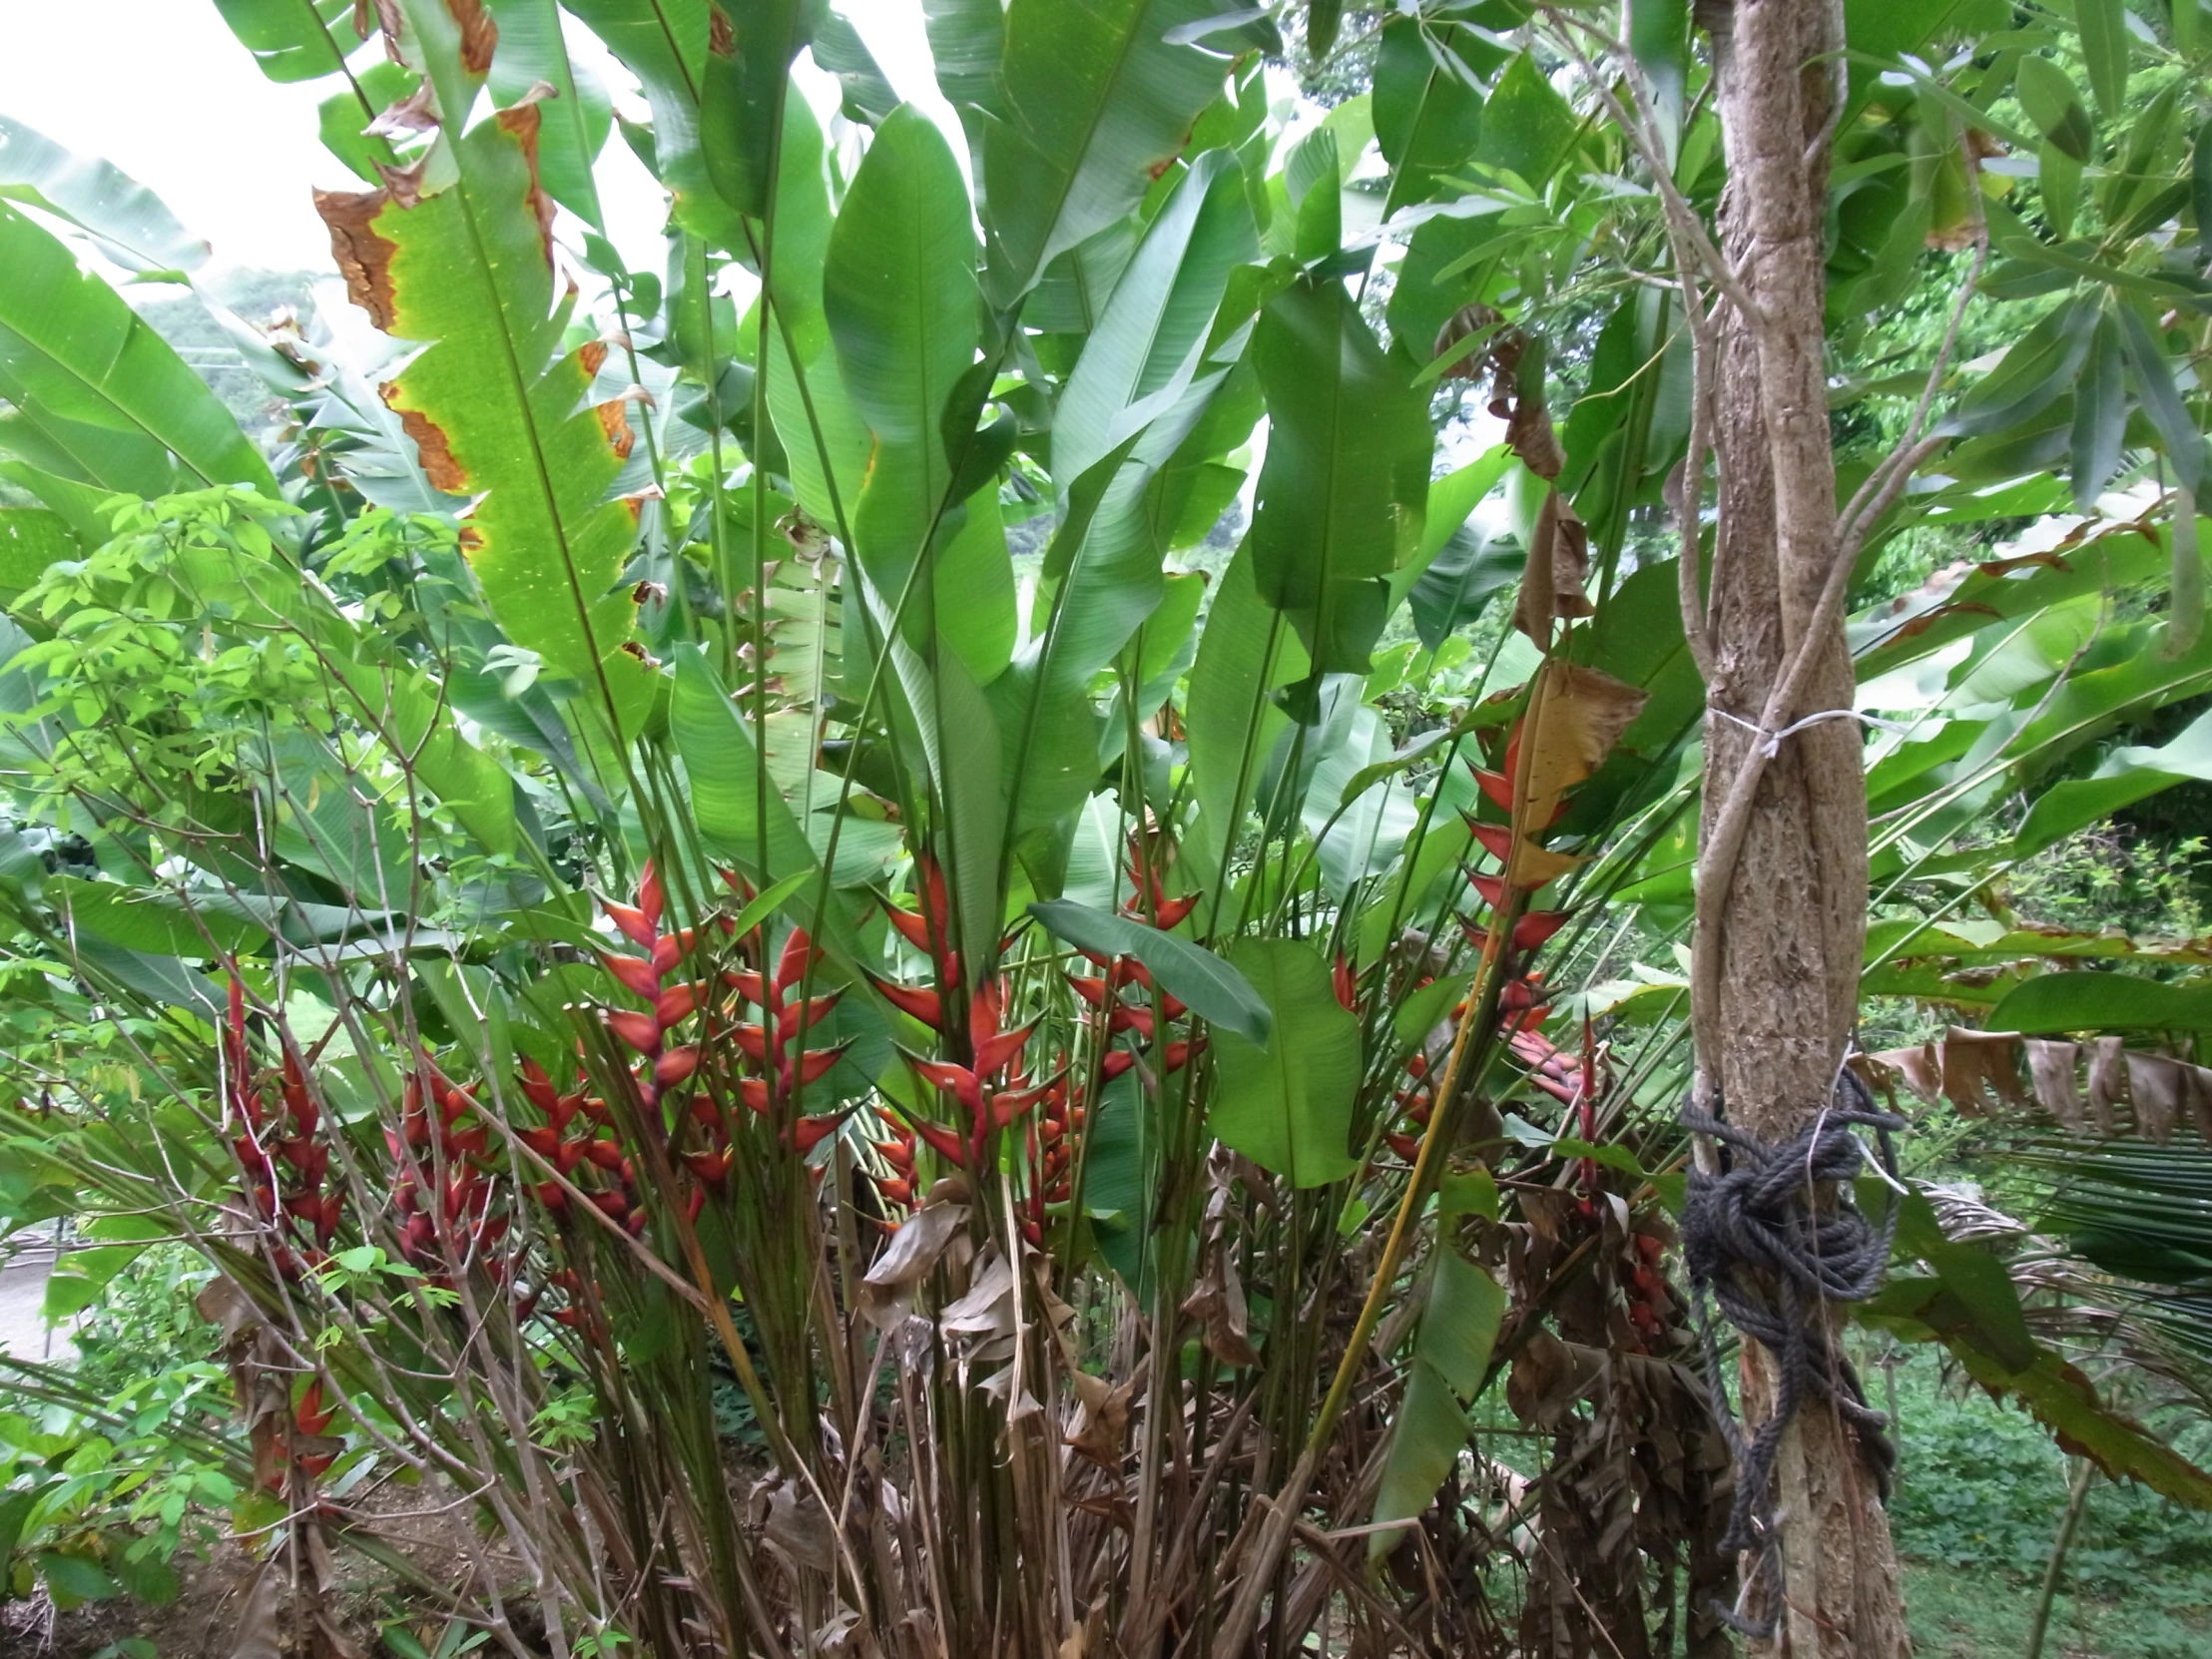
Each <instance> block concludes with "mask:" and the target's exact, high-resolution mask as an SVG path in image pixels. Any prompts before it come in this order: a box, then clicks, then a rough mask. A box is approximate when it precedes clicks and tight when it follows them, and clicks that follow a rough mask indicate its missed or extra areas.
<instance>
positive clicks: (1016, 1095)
mask: <svg viewBox="0 0 2212 1659" xmlns="http://www.w3.org/2000/svg"><path fill="white" fill-rule="evenodd" d="M1051 1092H1052V1086H1051V1085H1050V1084H1049V1083H1048V1084H1045V1085H1044V1086H1042V1087H1040V1088H1034V1089H1004V1090H1001V1091H1000V1092H999V1093H997V1094H995V1095H993V1096H991V1125H992V1127H993V1128H997V1129H1004V1128H1006V1127H1008V1126H1009V1125H1010V1124H1012V1123H1013V1122H1014V1120H1015V1119H1016V1118H1018V1117H1020V1116H1021V1114H1022V1113H1024V1112H1026V1111H1028V1110H1029V1108H1030V1107H1032V1106H1034V1105H1036V1103H1037V1102H1038V1101H1040V1100H1042V1099H1043V1098H1044V1097H1045V1096H1046V1095H1048V1094H1050V1093H1051Z"/></svg>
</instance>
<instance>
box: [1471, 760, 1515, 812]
mask: <svg viewBox="0 0 2212 1659" xmlns="http://www.w3.org/2000/svg"><path fill="white" fill-rule="evenodd" d="M1474 782H1475V786H1476V788H1478V789H1480V790H1481V792H1482V795H1483V799H1484V800H1486V801H1488V802H1489V803H1490V805H1491V806H1493V807H1495V808H1497V810H1498V811H1499V812H1501V813H1510V812H1512V810H1513V784H1512V780H1511V779H1509V778H1507V777H1506V776H1505V775H1504V774H1503V773H1501V772H1484V771H1483V770H1482V769H1481V768H1480V767H1476V768H1475V769H1474Z"/></svg>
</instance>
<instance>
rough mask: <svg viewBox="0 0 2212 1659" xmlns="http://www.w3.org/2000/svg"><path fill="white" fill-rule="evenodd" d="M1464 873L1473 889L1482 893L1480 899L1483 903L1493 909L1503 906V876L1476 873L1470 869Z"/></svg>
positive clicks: (1502, 907)
mask: <svg viewBox="0 0 2212 1659" xmlns="http://www.w3.org/2000/svg"><path fill="white" fill-rule="evenodd" d="M1466 875H1467V879H1468V880H1469V881H1471V882H1473V883H1474V890H1475V891H1476V892H1478V893H1480V894H1481V895H1482V901H1483V902H1484V903H1485V904H1487V905H1489V907H1490V908H1491V909H1493V910H1502V909H1504V908H1505V878H1504V877H1503V876H1501V875H1477V874H1475V873H1474V871H1473V870H1471V869H1470V870H1468V871H1467V872H1466Z"/></svg>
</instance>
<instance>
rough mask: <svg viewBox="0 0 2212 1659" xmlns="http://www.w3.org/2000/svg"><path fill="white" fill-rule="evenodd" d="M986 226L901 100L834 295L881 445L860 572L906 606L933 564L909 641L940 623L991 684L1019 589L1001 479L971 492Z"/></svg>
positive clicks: (838, 263) (843, 347) (848, 202)
mask: <svg viewBox="0 0 2212 1659" xmlns="http://www.w3.org/2000/svg"><path fill="white" fill-rule="evenodd" d="M971 227H972V221H971V218H970V215H969V210H968V201H967V190H966V187H965V186H964V185H963V184H962V183H961V179H960V168H959V163H958V162H957V161H956V160H955V159H954V158H953V155H952V151H951V148H950V146H948V145H947V144H946V143H945V141H944V137H943V135H942V134H940V133H939V132H938V131H937V129H936V127H935V125H934V124H933V123H932V122H930V121H929V119H928V118H927V117H926V116H924V115H922V114H921V113H920V112H919V111H918V110H915V109H912V108H910V107H908V108H901V109H898V110H895V111H893V112H892V113H891V115H890V116H889V117H888V118H887V119H886V120H885V121H884V123H883V125H882V127H881V129H880V130H879V131H878V132H877V133H876V135H875V142H874V143H873V144H871V145H870V146H869V147H868V153H867V159H866V160H865V161H864V162H862V163H861V164H860V171H859V174H858V176H857V177H856V178H855V179H854V180H853V181H852V188H851V190H850V191H849V192H848V193H847V194H846V197H845V201H844V206H843V209H842V211H841V212H840V213H839V214H838V216H837V223H836V229H835V230H834V231H833V232H832V233H831V235H830V250H829V265H828V268H827V270H826V272H825V274H824V278H823V298H824V304H825V306H826V308H827V310H828V313H829V319H830V334H831V336H832V338H833V339H834V340H835V342H836V350H837V363H838V366H839V368H840V369H841V370H842V375H843V380H844V388H845V391H846V394H847V395H848V396H849V397H850V398H851V401H852V405H853V407H854V409H855V410H857V412H858V413H859V415H860V417H861V418H862V419H863V420H864V421H866V423H867V426H868V429H869V430H870V431H871V432H872V433H873V434H874V439H875V444H874V450H873V453H872V454H871V455H870V457H869V460H868V469H867V483H866V485H865V487H864V488H863V489H862V490H861V492H860V499H859V505H858V508H857V510H856V511H855V512H854V514H853V523H852V532H853V539H854V541H855V543H856V548H855V551H856V552H857V553H858V555H859V559H860V566H861V569H862V570H863V571H864V572H865V573H866V575H867V578H868V580H869V582H870V583H871V584H872V585H873V586H874V588H875V590H876V592H877V593H878V594H879V595H881V596H882V598H883V600H884V602H885V603H886V604H887V605H890V606H893V607H895V606H897V605H898V604H899V603H900V601H901V598H902V596H903V595H905V593H906V589H907V585H908V582H909V580H911V579H914V575H915V571H916V568H917V566H919V565H920V564H921V563H922V562H923V561H924V560H925V559H932V558H933V561H934V567H933V569H932V571H931V574H930V578H929V589H928V590H927V591H925V592H924V593H923V594H922V595H921V596H920V597H921V598H922V600H923V603H921V604H919V605H915V604H909V605H908V606H907V611H906V617H905V622H904V627H905V630H906V634H907V637H908V638H909V639H910V640H915V641H918V640H921V639H923V638H925V637H927V635H928V633H929V631H930V630H931V629H934V630H935V632H936V633H937V634H938V635H939V636H940V637H941V638H942V639H943V641H944V643H945V644H947V645H949V646H950V647H951V648H952V649H953V650H954V651H955V652H957V653H959V655H960V657H961V659H962V661H963V662H964V664H965V666H966V669H967V672H968V675H969V677H970V678H971V679H972V680H973V681H974V683H975V684H976V685H978V686H981V685H986V684H988V683H989V682H990V681H991V680H992V679H994V678H995V677H996V676H997V675H998V674H999V673H1000V672H1001V671H1002V670H1003V669H1004V668H1005V666H1006V661H1007V656H1008V654H1009V653H1010V652H1011V650H1012V647H1013V636H1014V626H1013V601H1014V588H1013V567H1012V565H1011V564H1010V563H1009V562H1008V560H1007V556H1006V548H1005V539H1004V536H1003V533H1002V532H1000V533H996V534H994V531H995V529H996V513H995V510H994V503H995V500H996V494H997V487H996V485H995V483H989V482H987V481H985V480H977V481H976V484H980V485H981V487H980V488H977V487H976V484H971V485H969V487H968V488H966V489H961V488H960V487H959V486H960V483H961V479H960V477H959V472H960V463H961V461H962V460H963V459H964V458H965V450H966V448H967V447H968V446H969V443H970V442H971V440H970V439H969V437H968V434H969V433H972V431H973V414H972V408H973V402H971V401H970V399H973V400H975V401H979V399H977V398H975V394H974V393H973V392H972V391H968V390H964V389H963V388H962V382H963V380H965V379H967V377H968V375H969V371H970V369H971V368H972V367H973V366H974V364H975V342H976V332H975V325H976V303H975V292H976V288H975V234H974V231H973V229H972V228H971ZM955 444H957V445H959V449H958V451H955V449H954V447H953V446H954V445H955ZM971 494H972V495H973V496H974V497H975V499H974V500H973V501H967V500H966V498H967V497H968V496H969V495H971ZM963 503H965V510H964V511H959V512H956V511H955V509H959V508H961V507H962V506H963ZM932 599H933V604H932V603H930V601H931V600H932ZM932 611H933V612H934V621H933V622H932V621H931V620H930V613H931V612H932Z"/></svg>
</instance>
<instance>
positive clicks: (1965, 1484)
mask: <svg viewBox="0 0 2212 1659" xmlns="http://www.w3.org/2000/svg"><path fill="white" fill-rule="evenodd" d="M1872 1381H1873V1383H1874V1384H1875V1387H1874V1392H1875V1394H1876V1397H1877V1399H1878V1400H1879V1398H1880V1396H1881V1389H1880V1378H1879V1375H1877V1376H1875V1377H1874V1378H1873V1379H1872ZM1898 1396H1899V1397H1898V1408H1899V1415H1900V1416H1901V1418H1902V1419H1903V1424H1904V1427H1903V1433H1902V1435H1901V1441H1902V1449H1903V1452H1904V1474H1903V1481H1902V1484H1901V1485H1900V1486H1899V1488H1898V1490H1897V1492H1896V1494H1895V1496H1894V1498H1893V1501H1892V1503H1891V1506H1890V1510H1891V1517H1892V1523H1893V1525H1894V1527H1895V1530H1896V1536H1897V1543H1898V1549H1899V1551H1900V1553H1901V1554H1902V1555H1903V1556H1904V1557H1905V1560H1906V1568H1905V1591H1906V1599H1907V1612H1908V1616H1909V1618H1910V1621H1911V1624H1912V1629H1913V1637H1914V1641H1915V1644H1916V1645H1917V1647H1918V1648H1919V1650H1920V1652H1921V1653H1922V1654H1923V1655H1926V1656H1929V1659H2018V1656H2019V1655H2021V1654H2023V1653H2025V1652H2026V1649H2027V1632H2028V1625H2029V1622H2030V1620H2031V1619H2032V1617H2033V1612H2034V1605H2035V1598H2036V1592H2037V1590H2038V1587H2039V1586H2040V1584H2041V1582H2042V1576H2043V1569H2044V1566H2045V1563H2046V1562H2047V1561H2048V1560H2049V1558H2050V1546H2051V1539H2052V1537H2053V1535H2054V1534H2055V1533H2056V1532H2057V1530H2058V1520H2059V1516H2060V1514H2061V1512H2062V1511H2063V1509H2064V1507H2065V1502H2066V1485H2067V1478H2068V1472H2069V1471H2068V1468H2067V1465H2066V1462H2065V1460H2064V1458H2063V1457H2062V1456H2061V1454H2060V1453H2059V1451H2058V1449H2057V1448H2056V1447H2055V1446H2054V1445H2053V1444H2052V1442H2051V1440H2050V1438H2049V1436H2048V1435H2047V1434H2045V1433H2044V1432H2043V1431H2042V1430H2041V1429H2040V1428H2039V1427H2038V1426H2037V1425H2036V1424H2035V1423H2034V1422H2033V1421H2032V1420H2031V1419H2030V1418H2029V1417H2028V1416H2027V1415H2026V1414H2025V1413H2024V1412H2022V1411H2020V1410H2018V1409H2017V1408H2016V1407H2013V1406H2010V1405H2003V1404H1999V1403H1997V1402H1996V1401H1994V1400H1991V1399H1989V1398H1988V1397H1987V1396H1986V1395H1983V1394H1981V1393H1980V1392H1978V1391H1974V1392H1970V1393H1969V1392H1960V1391H1958V1390H1956V1389H1954V1388H1949V1387H1945V1386H1941V1385H1939V1384H1938V1383H1937V1380H1936V1357H1935V1356H1934V1355H1933V1354H1931V1353H1929V1352H1928V1351H1926V1350H1919V1351H1913V1352H1911V1353H1910V1356H1909V1357H1908V1358H1906V1359H1905V1361H1904V1363H1903V1364H1901V1365H1900V1367H1899V1371H1898ZM2201 1432H2202V1431H2201V1429H2200V1430H2199V1431H2198V1432H2197V1434H2195V1435H2192V1436H2189V1437H2190V1438H2191V1439H2195V1438H2200V1437H2201ZM2189 1449H2191V1450H2193V1451H2195V1452H2196V1453H2197V1454H2198V1455H2199V1456H2200V1457H2201V1456H2202V1454H2203V1453H2204V1450H2205V1448H2204V1447H2203V1446H2202V1445H2194V1444H2192V1445H2191V1446H2190V1447H2189ZM2043 1652H2044V1654H2045V1656H2046V1659H2204V1656H2205V1655H2207V1654H2212V1516H2206V1515H2202V1514H2197V1513H2193V1512H2191V1511H2188V1510H2184V1509H2181V1508H2178V1507H2176V1506H2175V1505H2173V1504H2171V1503H2168V1502H2167V1501H2166V1500H2165V1499H2163V1498H2161V1497H2158V1496H2157V1495H2156V1494H2155V1493H2152V1492H2148V1491H2146V1490H2144V1489H2142V1488H2141V1487H2138V1486H2133V1485H2114V1484H2112V1483H2110V1482H2108V1481H2105V1480H2102V1479H2100V1480H2098V1481H2097V1482H2096V1483H2095V1484H2094V1485H2093V1486H2092V1487H2091V1488H2090V1492H2089V1498H2088V1506H2087V1508H2086V1509H2085V1511H2084V1512H2083V1515H2082V1521H2081V1526H2080V1530H2079V1532H2078V1534H2077V1536H2076V1537H2075V1540H2074V1546H2073V1549H2072V1550H2071V1551H2070V1552H2069V1554H2068V1556H2067V1566H2066V1571H2065V1575H2064V1577H2063V1579H2062V1581H2061V1586H2060V1594H2059V1596H2058V1598H2057V1601H2056V1603H2055V1605H2054V1609H2053V1612H2052V1615H2051V1623H2050V1632H2049V1635H2048V1637H2047V1638H2046V1640H2045V1644H2044V1648H2043Z"/></svg>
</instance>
